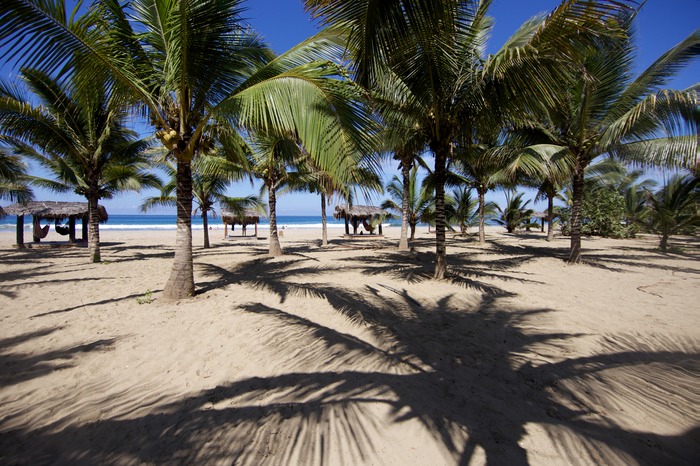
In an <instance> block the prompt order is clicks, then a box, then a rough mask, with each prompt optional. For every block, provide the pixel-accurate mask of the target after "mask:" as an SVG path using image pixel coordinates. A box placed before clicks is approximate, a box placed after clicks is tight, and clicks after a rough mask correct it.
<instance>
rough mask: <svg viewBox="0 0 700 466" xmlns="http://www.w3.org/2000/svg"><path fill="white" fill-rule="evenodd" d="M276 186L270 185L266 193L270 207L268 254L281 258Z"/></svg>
mask: <svg viewBox="0 0 700 466" xmlns="http://www.w3.org/2000/svg"><path fill="white" fill-rule="evenodd" d="M276 189H277V187H276V185H275V184H272V185H271V186H269V189H268V191H267V194H268V204H269V207H270V250H269V251H268V254H270V255H271V256H281V255H282V254H283V252H282V246H281V245H280V239H279V236H277V193H276Z"/></svg>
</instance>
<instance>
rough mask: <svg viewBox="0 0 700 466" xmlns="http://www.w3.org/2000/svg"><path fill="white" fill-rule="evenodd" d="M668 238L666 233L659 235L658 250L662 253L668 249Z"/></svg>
mask: <svg viewBox="0 0 700 466" xmlns="http://www.w3.org/2000/svg"><path fill="white" fill-rule="evenodd" d="M669 236H670V235H669V234H668V233H666V232H664V233H662V234H661V242H660V243H659V248H660V249H661V250H662V251H663V252H666V250H667V249H668V238H669Z"/></svg>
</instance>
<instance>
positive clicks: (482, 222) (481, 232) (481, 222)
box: [476, 188, 486, 246]
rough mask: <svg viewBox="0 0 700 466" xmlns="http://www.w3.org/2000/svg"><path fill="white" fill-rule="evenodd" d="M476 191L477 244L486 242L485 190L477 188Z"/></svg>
mask: <svg viewBox="0 0 700 466" xmlns="http://www.w3.org/2000/svg"><path fill="white" fill-rule="evenodd" d="M476 192H477V193H478V194H479V244H480V245H482V246H483V245H484V244H485V243H486V226H485V219H484V216H485V213H484V212H485V210H486V190H485V189H483V188H478V189H477V190H476Z"/></svg>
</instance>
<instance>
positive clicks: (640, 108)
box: [532, 15, 700, 263]
mask: <svg viewBox="0 0 700 466" xmlns="http://www.w3.org/2000/svg"><path fill="white" fill-rule="evenodd" d="M633 19H634V15H631V16H630V17H625V18H620V21H618V23H617V25H618V26H619V27H621V28H622V30H623V32H624V34H620V35H618V36H616V37H611V38H609V39H608V40H607V41H604V42H600V43H599V44H596V47H592V48H589V49H588V53H587V54H586V55H585V56H584V57H583V58H582V59H581V60H580V61H578V62H575V63H573V65H574V66H575V67H576V70H577V72H576V73H573V74H572V79H571V80H569V81H564V82H562V83H561V84H560V85H559V86H558V88H557V91H558V93H559V97H558V98H557V101H556V104H555V105H553V106H552V107H551V108H550V109H549V111H548V113H547V114H546V115H545V116H541V117H540V120H539V122H534V123H533V124H532V127H533V128H538V129H539V130H541V134H542V135H545V136H546V137H547V138H548V139H549V144H540V145H539V147H544V148H547V150H552V151H567V152H569V154H570V155H571V156H572V157H573V158H574V160H575V162H574V166H573V169H572V182H573V195H572V200H573V205H572V218H571V247H570V253H569V259H568V260H569V262H570V263H577V262H579V261H580V260H581V222H582V216H581V206H582V202H583V194H584V188H585V178H584V175H585V170H586V167H587V166H588V165H589V164H590V163H591V162H592V161H593V160H594V159H596V158H598V157H599V156H601V155H603V154H609V155H613V156H616V157H618V158H620V159H624V160H633V161H636V162H638V163H643V164H659V165H665V166H686V167H690V166H694V165H696V164H697V161H698V158H697V157H698V156H697V151H698V138H697V134H698V128H697V123H698V122H697V119H696V118H695V116H694V112H696V109H697V106H698V102H699V101H698V95H697V92H696V91H695V90H694V89H691V90H689V91H673V90H664V89H663V86H664V85H665V84H666V83H667V82H668V81H669V79H670V78H671V77H672V76H673V75H674V74H675V72H677V71H678V70H679V69H680V68H681V67H682V66H684V65H685V64H686V63H688V62H689V61H690V60H692V59H693V58H695V57H696V56H697V55H698V53H699V52H700V32H697V31H696V32H694V33H692V34H691V35H690V36H689V37H687V38H686V39H685V40H683V41H682V42H681V43H680V44H678V45H677V46H675V47H673V48H671V49H670V50H669V51H667V52H666V53H664V54H663V55H662V56H661V57H660V58H659V59H658V60H656V61H655V62H654V63H653V64H652V65H651V66H650V67H649V68H647V69H646V70H645V71H643V72H642V73H641V74H640V75H639V76H638V77H637V78H635V79H632V78H631V77H632V76H633V65H634V60H633V59H634V56H635V47H634V43H633V41H632V38H631V33H630V31H631V28H632V23H633Z"/></svg>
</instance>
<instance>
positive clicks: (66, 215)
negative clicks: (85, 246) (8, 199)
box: [4, 201, 109, 247]
mask: <svg viewBox="0 0 700 466" xmlns="http://www.w3.org/2000/svg"><path fill="white" fill-rule="evenodd" d="M97 207H98V208H97V212H98V216H99V220H100V223H104V222H106V221H107V220H108V219H109V216H108V215H107V210H106V209H105V208H104V206H97ZM4 211H5V214H6V215H16V216H17V246H18V247H24V216H25V215H31V216H32V218H33V222H34V235H33V236H34V241H35V242H39V241H40V240H41V238H44V237H45V236H46V234H47V233H48V229H49V225H46V226H44V227H43V228H42V227H41V225H40V222H41V220H53V221H54V222H55V229H56V231H57V232H58V233H59V234H62V235H65V234H68V235H69V240H70V242H71V243H74V242H75V241H76V239H75V220H76V219H79V220H81V221H82V226H83V228H82V241H86V240H87V223H88V222H87V220H88V203H87V202H58V201H30V202H27V203H24V204H12V205H10V206H7V207H5V209H4ZM66 219H67V220H68V226H67V227H65V226H61V225H60V224H59V222H61V221H63V220H66Z"/></svg>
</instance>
